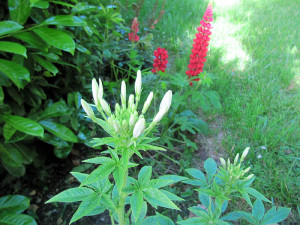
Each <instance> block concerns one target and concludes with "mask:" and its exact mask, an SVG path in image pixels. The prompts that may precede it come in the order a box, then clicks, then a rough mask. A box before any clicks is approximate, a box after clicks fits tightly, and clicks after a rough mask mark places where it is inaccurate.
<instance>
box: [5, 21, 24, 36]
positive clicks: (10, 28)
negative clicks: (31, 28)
mask: <svg viewBox="0 0 300 225" xmlns="http://www.w3.org/2000/svg"><path fill="white" fill-rule="evenodd" d="M23 28H24V27H23V26H21V25H20V24H18V23H16V22H14V21H9V20H8V21H2V22H0V36H2V35H5V34H11V33H14V32H16V31H18V30H22V29H23Z"/></svg>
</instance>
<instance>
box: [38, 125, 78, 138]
mask: <svg viewBox="0 0 300 225" xmlns="http://www.w3.org/2000/svg"><path fill="white" fill-rule="evenodd" d="M39 123H40V124H42V125H43V127H44V128H45V129H46V130H47V131H49V132H50V133H51V134H54V135H55V136H57V137H59V138H61V139H62V140H65V141H69V142H78V139H77V137H76V135H75V134H74V133H73V132H72V131H71V130H70V129H69V128H67V127H66V126H64V125H62V124H59V123H55V122H51V121H47V120H41V121H39Z"/></svg>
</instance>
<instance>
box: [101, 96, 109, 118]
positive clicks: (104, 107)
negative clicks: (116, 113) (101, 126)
mask: <svg viewBox="0 0 300 225" xmlns="http://www.w3.org/2000/svg"><path fill="white" fill-rule="evenodd" d="M100 104H101V107H102V108H103V110H104V112H105V113H106V115H108V116H110V115H111V110H110V107H109V105H108V104H107V102H106V101H105V100H104V99H100Z"/></svg>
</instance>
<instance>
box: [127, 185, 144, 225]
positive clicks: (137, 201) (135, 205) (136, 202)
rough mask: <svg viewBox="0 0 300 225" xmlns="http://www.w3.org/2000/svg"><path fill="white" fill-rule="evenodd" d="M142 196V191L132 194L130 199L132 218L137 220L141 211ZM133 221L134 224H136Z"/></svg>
mask: <svg viewBox="0 0 300 225" xmlns="http://www.w3.org/2000/svg"><path fill="white" fill-rule="evenodd" d="M143 199H144V195H143V192H142V191H135V192H133V194H132V196H131V198H130V205H131V209H132V214H133V216H134V218H135V219H136V220H137V219H138V218H139V215H140V213H141V210H142V206H143ZM136 220H135V222H136Z"/></svg>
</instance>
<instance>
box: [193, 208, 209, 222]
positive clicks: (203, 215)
mask: <svg viewBox="0 0 300 225" xmlns="http://www.w3.org/2000/svg"><path fill="white" fill-rule="evenodd" d="M189 210H190V211H191V212H192V213H194V214H196V215H197V216H199V217H201V218H205V219H209V215H208V213H207V211H206V210H204V209H202V208H200V207H197V206H193V207H190V208H189Z"/></svg>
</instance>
